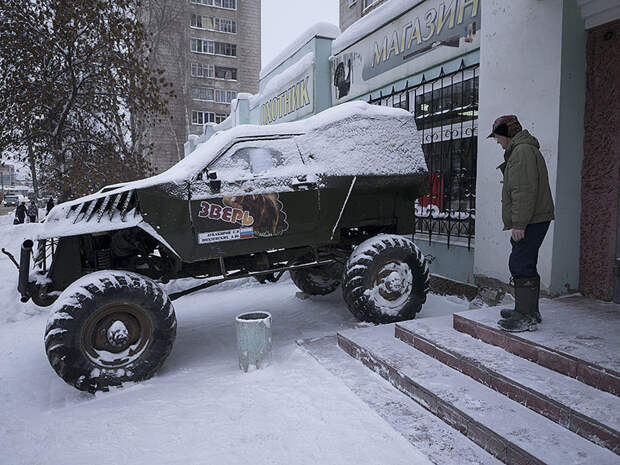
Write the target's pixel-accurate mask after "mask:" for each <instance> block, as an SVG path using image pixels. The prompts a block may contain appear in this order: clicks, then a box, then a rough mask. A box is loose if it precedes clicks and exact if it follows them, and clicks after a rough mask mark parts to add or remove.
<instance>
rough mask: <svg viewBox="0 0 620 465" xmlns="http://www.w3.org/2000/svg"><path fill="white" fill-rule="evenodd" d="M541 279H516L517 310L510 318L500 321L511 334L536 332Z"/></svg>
mask: <svg viewBox="0 0 620 465" xmlns="http://www.w3.org/2000/svg"><path fill="white" fill-rule="evenodd" d="M539 289H540V278H538V277H537V276H536V277H533V278H525V279H515V310H514V312H512V314H511V315H510V317H508V318H506V319H503V320H500V321H498V324H499V326H500V327H501V328H502V329H503V330H505V331H510V332H521V331H535V330H536V313H537V311H538V293H539Z"/></svg>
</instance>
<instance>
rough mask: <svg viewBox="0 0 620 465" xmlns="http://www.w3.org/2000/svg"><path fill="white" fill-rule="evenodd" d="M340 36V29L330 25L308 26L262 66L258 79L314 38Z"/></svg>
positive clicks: (323, 23) (317, 24) (322, 23)
mask: <svg viewBox="0 0 620 465" xmlns="http://www.w3.org/2000/svg"><path fill="white" fill-rule="evenodd" d="M339 35H340V28H339V27H338V26H335V25H333V24H331V23H327V22H320V23H316V24H315V25H313V26H310V27H309V28H308V29H306V30H305V31H304V32H302V33H301V34H299V36H297V38H296V39H295V40H293V41H292V42H291V43H289V44H288V45H287V46H286V47H285V48H284V49H283V50H282V51H281V52H280V53H279V54H278V55H276V57H275V58H274V59H273V60H271V61H270V62H269V63H267V64H266V65H265V66H263V69H261V70H260V76H259V78H260V79H261V80H262V79H264V78H265V77H266V76H267V75H269V73H271V72H272V71H273V70H274V69H276V68H277V67H278V66H280V65H281V64H282V63H283V62H284V61H285V60H287V59H288V58H289V57H290V56H291V55H293V54H294V53H295V52H297V51H298V50H299V49H300V48H301V47H303V46H304V45H305V44H307V43H308V42H310V41H311V40H312V39H313V38H315V37H325V38H327V39H335V38H336V37H338V36H339Z"/></svg>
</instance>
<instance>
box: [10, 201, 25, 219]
mask: <svg viewBox="0 0 620 465" xmlns="http://www.w3.org/2000/svg"><path fill="white" fill-rule="evenodd" d="M24 221H26V204H25V203H24V202H21V203H20V204H19V205H18V206H17V208H16V209H15V220H14V221H13V223H14V224H22V223H23V222H24Z"/></svg>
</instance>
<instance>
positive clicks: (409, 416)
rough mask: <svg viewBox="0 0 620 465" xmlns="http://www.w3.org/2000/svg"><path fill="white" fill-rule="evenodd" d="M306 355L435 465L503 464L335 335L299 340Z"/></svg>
mask: <svg viewBox="0 0 620 465" xmlns="http://www.w3.org/2000/svg"><path fill="white" fill-rule="evenodd" d="M298 344H299V345H300V347H302V348H303V349H304V350H305V351H306V352H307V353H309V354H310V355H311V356H312V357H313V358H314V359H316V360H317V361H318V362H319V363H320V364H321V365H322V366H323V367H324V368H326V369H327V370H328V371H329V372H330V373H332V374H333V375H334V376H335V377H337V378H338V379H340V380H341V381H342V382H343V383H344V384H345V385H346V386H347V387H348V388H349V389H350V390H351V391H352V392H353V393H354V394H355V395H357V396H358V397H359V398H360V399H361V400H362V401H364V402H365V403H366V404H367V405H368V406H369V407H370V408H371V409H373V410H374V411H375V412H377V414H378V415H379V416H380V417H381V418H383V419H384V420H385V421H386V422H387V423H388V424H389V425H390V426H391V427H392V428H394V430H396V431H398V432H399V433H400V434H402V435H403V437H404V438H406V439H407V440H408V441H409V442H410V443H411V445H412V446H414V447H415V448H416V449H417V450H419V451H420V452H421V453H422V454H424V455H426V456H427V457H428V458H429V460H430V461H431V462H433V463H434V464H435V465H499V464H501V462H500V461H499V460H497V459H496V458H495V457H493V456H492V455H491V454H489V453H488V452H486V451H484V450H483V449H482V448H481V447H480V446H478V445H476V444H474V443H473V442H472V441H470V440H469V439H467V438H466V437H465V436H463V435H462V434H461V433H459V432H458V431H456V430H455V429H453V428H451V427H450V426H448V425H446V424H445V423H444V422H443V421H441V420H440V419H439V418H437V417H436V416H435V415H433V414H432V413H430V412H429V411H427V410H426V409H424V408H422V407H421V406H420V405H418V404H417V403H416V402H415V401H413V400H411V399H410V398H409V397H407V396H405V395H403V394H402V393H401V392H399V391H397V390H396V389H394V387H393V386H392V385H390V384H389V383H386V382H385V380H384V379H383V378H381V377H380V376H379V375H378V374H376V373H374V372H372V371H370V370H369V369H367V368H366V367H365V366H364V365H362V364H361V363H359V362H358V361H357V360H355V359H353V358H351V357H349V355H347V354H346V353H345V352H344V351H343V350H341V349H340V348H339V347H338V342H337V339H336V336H335V335H334V336H326V337H322V338H314V339H306V340H302V341H298Z"/></svg>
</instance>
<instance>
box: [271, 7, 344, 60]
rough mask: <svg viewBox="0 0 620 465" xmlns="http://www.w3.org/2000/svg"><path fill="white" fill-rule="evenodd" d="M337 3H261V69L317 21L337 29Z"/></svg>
mask: <svg viewBox="0 0 620 465" xmlns="http://www.w3.org/2000/svg"><path fill="white" fill-rule="evenodd" d="M338 5H339V1H338V0H262V2H261V8H262V10H261V47H262V50H261V66H265V65H266V64H267V63H269V62H270V61H271V60H272V58H274V57H275V56H276V55H277V54H278V53H279V52H280V51H281V50H282V49H284V48H285V47H286V46H287V45H288V44H290V43H291V42H292V41H293V40H294V39H295V38H296V37H297V36H298V35H299V34H301V33H302V32H304V31H305V30H306V29H308V28H309V27H310V26H312V25H313V24H315V23H318V22H321V21H327V22H329V23H332V24H335V25H336V26H338Z"/></svg>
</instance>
